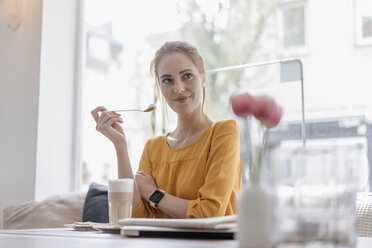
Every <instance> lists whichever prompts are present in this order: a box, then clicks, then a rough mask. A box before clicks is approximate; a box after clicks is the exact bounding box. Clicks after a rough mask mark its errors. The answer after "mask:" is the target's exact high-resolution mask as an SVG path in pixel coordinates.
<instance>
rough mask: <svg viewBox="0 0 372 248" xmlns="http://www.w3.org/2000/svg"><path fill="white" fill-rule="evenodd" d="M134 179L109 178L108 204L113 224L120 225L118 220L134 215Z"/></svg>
mask: <svg viewBox="0 0 372 248" xmlns="http://www.w3.org/2000/svg"><path fill="white" fill-rule="evenodd" d="M132 202H133V179H130V178H123V179H115V180H109V183H108V205H109V219H110V225H111V226H118V221H119V220H120V219H123V218H130V217H131V215H132Z"/></svg>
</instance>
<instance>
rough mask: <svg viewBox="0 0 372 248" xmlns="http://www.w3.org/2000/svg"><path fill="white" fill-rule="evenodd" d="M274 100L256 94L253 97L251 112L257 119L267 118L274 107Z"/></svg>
mask: <svg viewBox="0 0 372 248" xmlns="http://www.w3.org/2000/svg"><path fill="white" fill-rule="evenodd" d="M274 105H276V104H275V102H274V100H273V99H271V98H270V97H268V96H258V97H255V98H254V102H253V111H252V114H253V115H254V117H256V118H257V119H267V118H268V117H269V116H270V114H271V111H272V109H273V107H274Z"/></svg>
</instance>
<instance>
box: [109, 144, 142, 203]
mask: <svg viewBox="0 0 372 248" xmlns="http://www.w3.org/2000/svg"><path fill="white" fill-rule="evenodd" d="M115 150H116V156H117V162H118V177H119V178H131V179H133V180H134V176H133V171H132V167H131V165H130V160H129V155H128V148H127V144H126V142H122V143H120V144H115ZM140 202H141V195H140V193H139V190H138V187H137V184H136V182H135V181H134V185H133V209H136V208H137V207H138V205H139V204H140Z"/></svg>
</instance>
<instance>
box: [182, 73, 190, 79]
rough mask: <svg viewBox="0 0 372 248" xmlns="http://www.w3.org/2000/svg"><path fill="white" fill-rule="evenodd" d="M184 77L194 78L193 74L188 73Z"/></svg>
mask: <svg viewBox="0 0 372 248" xmlns="http://www.w3.org/2000/svg"><path fill="white" fill-rule="evenodd" d="M183 77H184V78H191V77H192V74H191V73H186V74H185V75H184V76H183Z"/></svg>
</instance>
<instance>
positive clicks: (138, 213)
mask: <svg viewBox="0 0 372 248" xmlns="http://www.w3.org/2000/svg"><path fill="white" fill-rule="evenodd" d="M148 146H149V141H147V143H146V145H145V148H144V149H143V152H142V157H141V161H140V164H139V167H138V171H143V172H146V173H147V174H149V175H152V168H151V161H150V157H149V154H148ZM154 214H155V212H154V208H152V207H151V206H150V204H149V203H148V202H146V201H144V200H141V202H140V204H139V205H138V207H137V208H136V209H133V212H132V218H153V217H154Z"/></svg>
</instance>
